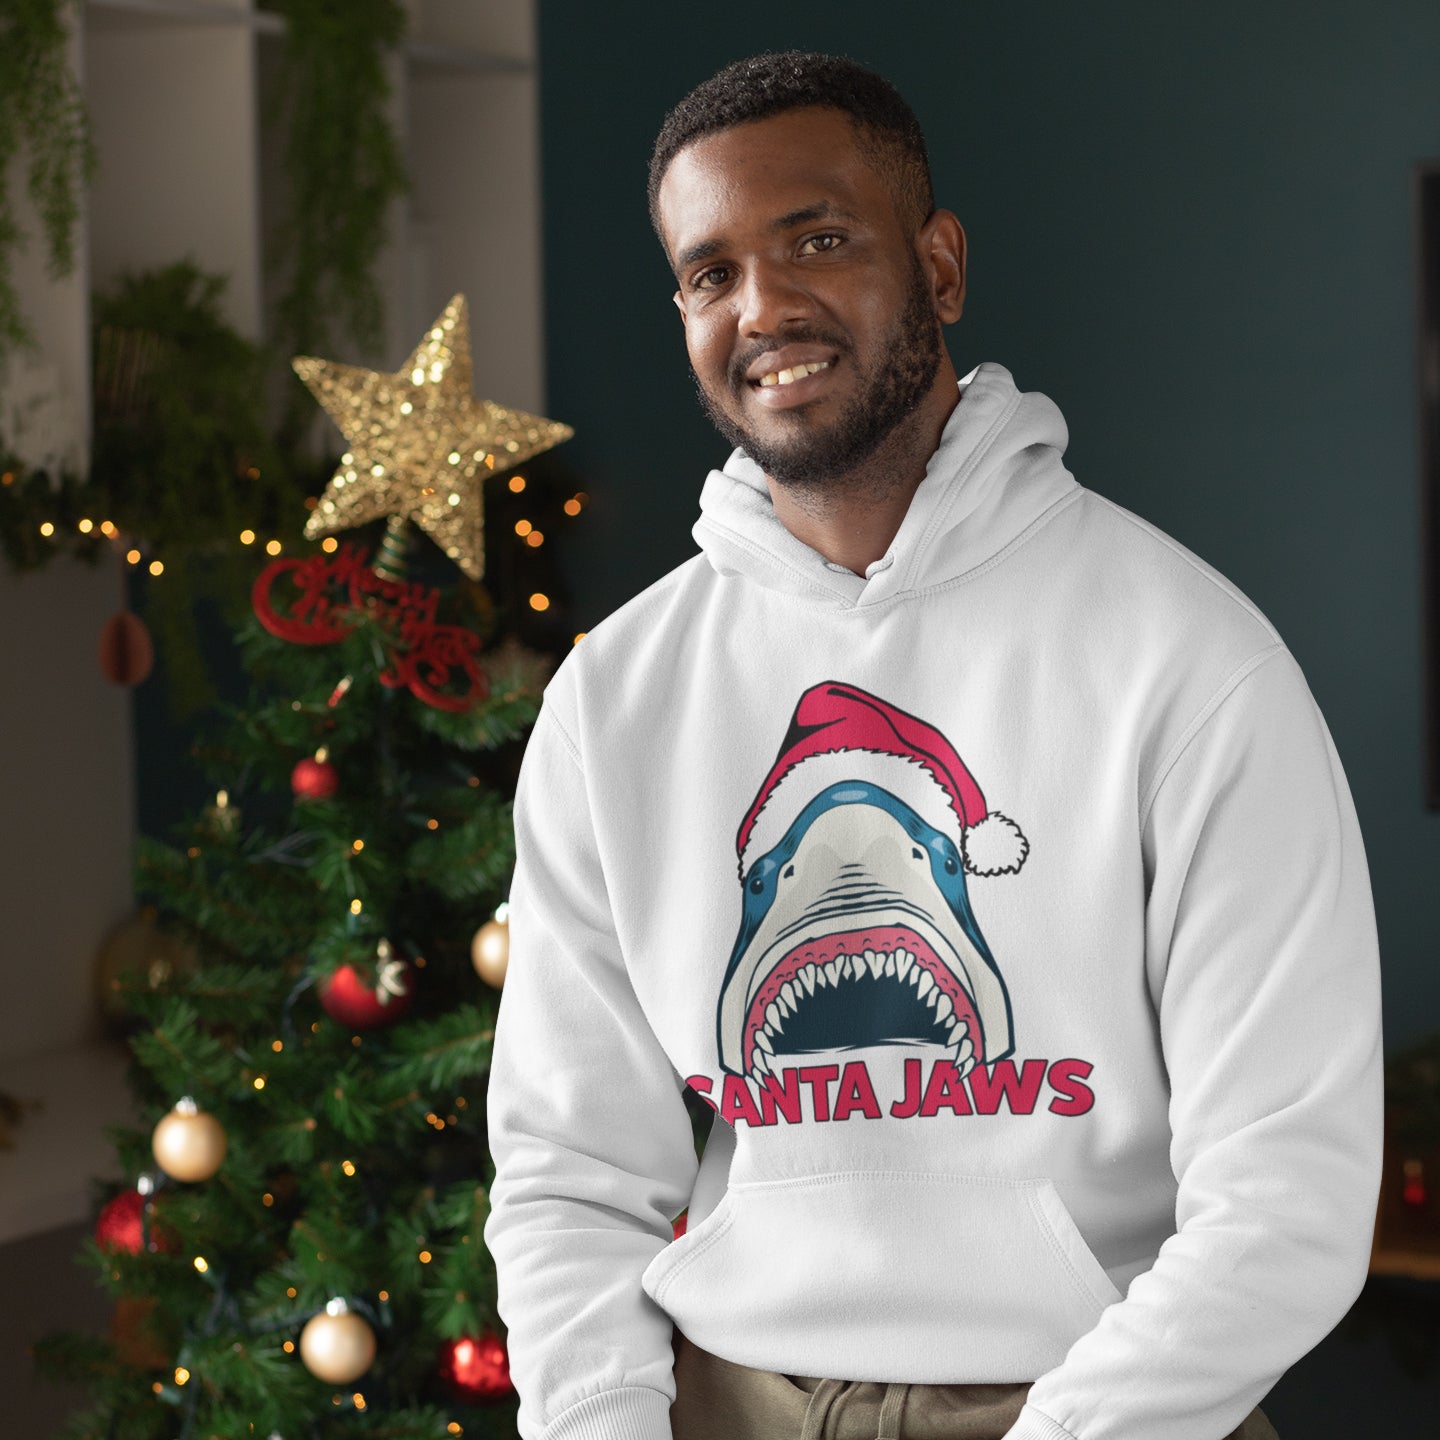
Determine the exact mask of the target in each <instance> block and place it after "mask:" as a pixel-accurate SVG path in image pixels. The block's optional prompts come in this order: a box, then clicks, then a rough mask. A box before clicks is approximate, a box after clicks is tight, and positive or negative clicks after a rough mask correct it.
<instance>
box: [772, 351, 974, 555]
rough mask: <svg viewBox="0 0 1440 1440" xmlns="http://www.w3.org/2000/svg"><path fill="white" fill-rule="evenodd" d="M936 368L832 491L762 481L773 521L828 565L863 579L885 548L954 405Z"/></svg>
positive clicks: (955, 384)
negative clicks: (920, 393)
mask: <svg viewBox="0 0 1440 1440" xmlns="http://www.w3.org/2000/svg"><path fill="white" fill-rule="evenodd" d="M941 370H942V372H944V373H942V374H941V375H938V376H937V377H936V384H935V385H934V386H932V387H931V389H930V391H929V392H928V394H927V395H926V398H925V400H924V402H923V403H922V404H921V405H920V407H919V408H918V409H917V410H916V411H915V413H914V414H913V415H912V416H910V417H909V418H908V419H907V420H906V422H905V423H904V424H902V425H899V426H897V427H896V428H895V430H894V431H893V432H892V433H891V434H890V435H889V436H888V437H887V438H886V440H885V442H884V443H883V444H882V445H881V446H880V448H879V449H878V450H877V451H876V452H875V453H874V454H873V455H871V456H870V457H869V459H867V460H866V461H865V462H864V463H863V464H862V465H860V466H858V467H857V468H856V469H855V470H853V471H851V472H849V473H848V474H847V475H844V476H840V477H837V481H838V483H837V484H836V485H835V486H834V487H833V488H832V489H828V490H824V491H816V490H809V489H806V490H797V489H794V488H792V487H789V486H785V485H782V484H780V483H779V482H777V481H775V480H772V479H771V478H770V477H769V476H768V475H767V476H766V477H765V479H766V483H767V484H768V485H769V487H770V499H771V503H772V504H773V505H774V507H775V516H776V519H778V520H779V521H780V523H781V524H782V525H783V526H784V527H785V528H786V529H787V530H788V531H789V532H790V533H791V534H792V535H793V536H795V538H796V539H797V540H800V541H802V542H803V543H804V544H806V545H808V546H809V547H810V548H811V549H812V550H815V551H817V552H818V553H819V554H821V555H823V556H824V557H825V559H826V560H828V561H830V562H831V564H834V565H843V566H844V567H845V569H847V570H852V571H854V573H855V574H856V575H864V574H865V572H866V570H868V569H869V567H870V566H871V565H873V564H874V563H875V561H877V560H879V559H880V558H881V557H882V556H883V555H884V554H885V552H886V551H887V550H888V549H889V548H890V542H891V541H892V540H894V538H895V535H896V533H897V532H898V531H899V529H900V524H901V522H902V521H903V520H904V519H905V512H906V511H907V510H909V508H910V501H911V500H912V499H913V498H914V495H915V491H916V490H917V489H919V487H920V482H921V481H922V480H923V479H924V478H925V468H926V466H927V465H928V464H929V463H930V457H931V456H932V455H933V454H934V453H935V451H936V449H937V448H938V447H939V444H940V435H941V433H942V432H943V431H944V429H945V423H946V421H947V420H949V418H950V414H951V412H952V411H953V410H954V409H955V406H956V405H957V404H958V403H959V400H960V391H959V381H958V379H957V377H956V375H955V372H954V370H953V368H952V367H951V366H950V365H949V363H948V362H947V363H946V364H944V365H942V367H941ZM946 374H948V382H946V378H945V377H946Z"/></svg>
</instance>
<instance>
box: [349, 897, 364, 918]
mask: <svg viewBox="0 0 1440 1440" xmlns="http://www.w3.org/2000/svg"><path fill="white" fill-rule="evenodd" d="M362 908H363V907H362V906H361V904H360V897H359V896H358V895H357V896H356V897H355V899H353V900H352V901H351V902H350V913H351V914H352V915H358V914H359V913H360V911H361V909H362Z"/></svg>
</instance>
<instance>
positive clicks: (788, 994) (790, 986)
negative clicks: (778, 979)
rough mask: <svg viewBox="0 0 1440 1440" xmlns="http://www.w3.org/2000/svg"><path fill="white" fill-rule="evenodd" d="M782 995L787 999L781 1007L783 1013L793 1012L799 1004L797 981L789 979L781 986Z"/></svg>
mask: <svg viewBox="0 0 1440 1440" xmlns="http://www.w3.org/2000/svg"><path fill="white" fill-rule="evenodd" d="M780 995H781V997H782V998H783V999H784V1001H785V1003H784V1004H783V1005H782V1006H781V1007H780V1010H781V1013H782V1014H785V1015H789V1014H791V1013H792V1012H793V1011H794V1009H795V1007H796V1005H797V1004H798V996H797V995H796V993H795V982H794V981H793V980H787V981H786V982H785V983H784V984H783V985H782V986H781V987H780Z"/></svg>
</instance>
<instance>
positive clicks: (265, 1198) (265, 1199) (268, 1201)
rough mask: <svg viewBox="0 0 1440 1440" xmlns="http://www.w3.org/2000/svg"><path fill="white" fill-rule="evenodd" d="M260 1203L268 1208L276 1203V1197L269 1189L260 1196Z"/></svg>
mask: <svg viewBox="0 0 1440 1440" xmlns="http://www.w3.org/2000/svg"><path fill="white" fill-rule="evenodd" d="M260 1203H261V1204H262V1205H263V1206H264V1207H265V1208H266V1209H267V1210H268V1209H269V1208H270V1207H271V1206H272V1205H273V1204H274V1203H275V1197H274V1196H273V1195H272V1194H271V1193H270V1192H269V1191H268V1190H267V1191H266V1192H265V1193H264V1194H263V1195H262V1196H261V1197H260Z"/></svg>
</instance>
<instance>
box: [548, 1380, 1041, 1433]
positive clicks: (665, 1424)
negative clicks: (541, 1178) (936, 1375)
mask: <svg viewBox="0 0 1440 1440" xmlns="http://www.w3.org/2000/svg"><path fill="white" fill-rule="evenodd" d="M1061 1433H1062V1434H1063V1433H1064V1432H1063V1431H1062V1432H1061ZM541 1440H672V1437H671V1434H670V1398H669V1396H667V1395H666V1394H665V1393H664V1391H662V1390H652V1389H651V1388H650V1387H649V1386H648V1385H631V1386H627V1387H626V1388H625V1389H622V1390H602V1391H601V1392H600V1394H598V1395H591V1396H589V1397H588V1398H587V1399H584V1400H581V1401H580V1402H579V1403H578V1404H575V1405H572V1406H571V1407H570V1408H569V1409H568V1410H565V1411H563V1412H562V1413H561V1414H559V1415H557V1416H556V1417H555V1419H554V1420H552V1421H551V1422H550V1424H549V1425H547V1426H546V1427H545V1429H544V1430H543V1431H542V1432H541Z"/></svg>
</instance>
